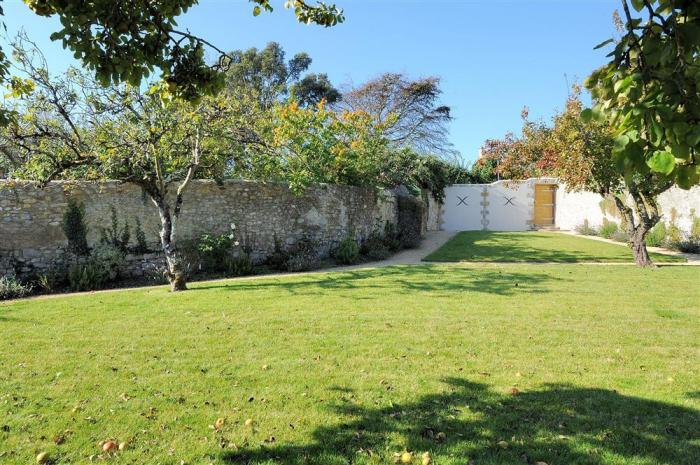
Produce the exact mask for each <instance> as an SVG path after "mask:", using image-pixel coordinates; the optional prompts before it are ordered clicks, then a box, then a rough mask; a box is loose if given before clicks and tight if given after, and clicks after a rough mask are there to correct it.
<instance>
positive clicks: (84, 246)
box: [61, 198, 90, 255]
mask: <svg viewBox="0 0 700 465" xmlns="http://www.w3.org/2000/svg"><path fill="white" fill-rule="evenodd" d="M61 226H62V227H63V233H64V234H65V235H66V239H68V250H70V251H71V252H73V253H74V254H76V255H87V254H88V253H89V252H90V249H89V248H88V243H87V225H86V224H85V205H83V204H79V203H78V202H77V201H76V200H75V199H73V198H69V199H68V208H67V209H66V211H65V212H64V213H63V222H62V224H61Z"/></svg>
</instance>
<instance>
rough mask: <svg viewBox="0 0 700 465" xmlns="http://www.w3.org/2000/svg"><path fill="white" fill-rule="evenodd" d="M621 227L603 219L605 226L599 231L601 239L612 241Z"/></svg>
mask: <svg viewBox="0 0 700 465" xmlns="http://www.w3.org/2000/svg"><path fill="white" fill-rule="evenodd" d="M618 229H619V227H618V226H617V223H615V222H612V221H610V220H608V219H603V225H602V226H601V227H600V231H598V235H599V236H600V237H605V238H606V239H612V237H613V235H614V234H615V233H616V232H617V231H618Z"/></svg>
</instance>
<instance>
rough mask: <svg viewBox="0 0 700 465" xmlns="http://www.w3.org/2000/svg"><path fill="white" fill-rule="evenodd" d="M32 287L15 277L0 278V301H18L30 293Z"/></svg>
mask: <svg viewBox="0 0 700 465" xmlns="http://www.w3.org/2000/svg"><path fill="white" fill-rule="evenodd" d="M32 290H33V288H32V286H31V285H28V284H23V283H22V282H21V281H20V280H18V279H17V278H16V277H15V276H3V277H0V300H7V299H19V298H22V297H26V296H28V295H30V294H31V293H32Z"/></svg>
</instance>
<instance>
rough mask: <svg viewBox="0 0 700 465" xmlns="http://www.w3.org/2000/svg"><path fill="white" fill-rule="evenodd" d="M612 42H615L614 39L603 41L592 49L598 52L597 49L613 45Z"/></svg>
mask: <svg viewBox="0 0 700 465" xmlns="http://www.w3.org/2000/svg"><path fill="white" fill-rule="evenodd" d="M613 42H615V39H608V40H604V41H602V42H601V43H599V44H598V45H596V46H595V47H593V50H598V49H599V48H602V47H605V46H606V45H608V44H610V43H613Z"/></svg>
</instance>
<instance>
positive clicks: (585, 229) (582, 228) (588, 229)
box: [575, 220, 598, 236]
mask: <svg viewBox="0 0 700 465" xmlns="http://www.w3.org/2000/svg"><path fill="white" fill-rule="evenodd" d="M575 230H576V232H577V233H579V234H581V235H583V236H597V235H598V230H597V229H596V228H594V227H593V226H591V225H590V224H589V223H588V220H583V223H581V224H579V225H578V226H576V228H575Z"/></svg>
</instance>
